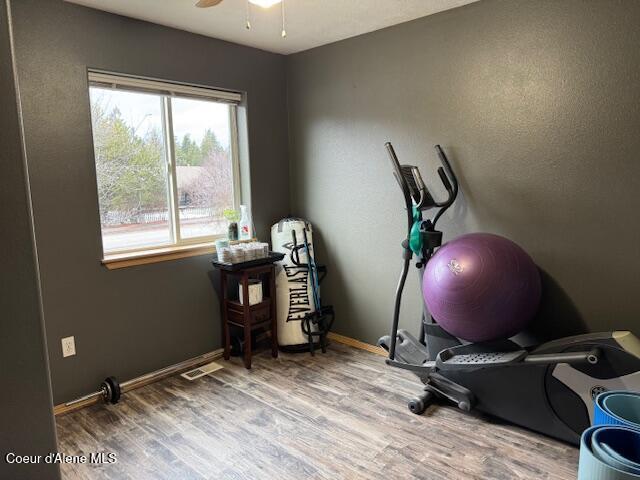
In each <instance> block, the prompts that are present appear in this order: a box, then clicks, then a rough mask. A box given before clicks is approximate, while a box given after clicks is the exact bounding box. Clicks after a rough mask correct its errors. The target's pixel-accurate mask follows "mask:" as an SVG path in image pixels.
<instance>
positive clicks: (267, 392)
mask: <svg viewBox="0 0 640 480" xmlns="http://www.w3.org/2000/svg"><path fill="white" fill-rule="evenodd" d="M221 362H222V363H223V364H224V365H225V368H224V369H223V370H219V371H217V372H215V373H213V374H212V375H211V376H205V377H203V378H201V379H199V380H196V381H193V382H190V381H187V380H185V379H183V378H182V377H179V376H175V377H171V378H168V379H165V380H163V381H160V382H157V383H155V384H151V385H148V386H146V387H143V388H140V389H138V390H135V391H132V392H129V393H126V394H125V395H124V398H123V401H122V402H121V403H119V404H118V405H108V406H105V405H96V406H93V407H89V408H85V409H83V410H80V411H77V412H74V413H71V414H68V415H64V416H61V417H58V418H57V426H58V441H59V449H60V452H63V453H65V454H72V455H78V454H87V455H88V454H89V453H91V452H98V451H106V452H115V453H117V456H118V461H117V463H115V464H110V465H108V464H103V465H74V464H65V465H62V472H63V478H65V479H92V480H93V479H136V480H139V479H143V480H144V479H154V480H155V479H171V480H174V479H203V478H206V479H233V480H245V479H251V480H253V479H295V480H301V479H327V480H329V479H331V480H333V479H374V478H375V479H383V478H396V479H402V478H407V479H410V478H415V479H434V480H435V479H483V480H488V479H495V480H498V479H505V480H507V479H508V480H511V479H537V480H540V479H554V480H557V479H574V478H575V476H576V470H577V467H576V465H577V458H578V451H577V450H576V449H575V448H573V447H571V446H568V445H565V444H562V443H560V442H556V441H554V440H550V439H548V438H546V437H543V436H540V435H537V434H534V433H531V432H528V431H525V430H523V429H520V428H516V427H513V426H508V425H498V424H494V423H490V422H488V421H486V420H484V419H482V418H479V417H477V416H472V415H467V414H464V413H462V412H460V411H458V410H456V409H454V408H450V407H437V406H436V407H431V408H430V409H429V410H428V411H427V412H426V413H425V414H424V415H422V416H416V415H413V414H412V413H410V412H409V411H408V410H407V408H406V400H407V398H409V397H410V396H412V394H415V393H416V392H417V391H419V388H420V384H419V382H418V381H417V380H416V379H414V378H415V377H413V376H412V375H411V374H407V373H405V372H401V371H398V370H395V369H391V368H389V367H386V366H385V365H384V362H383V358H382V357H380V356H377V355H374V354H371V353H368V352H364V351H361V350H356V349H353V348H350V347H346V346H342V345H339V344H333V345H331V346H330V350H329V352H328V353H327V354H325V355H322V354H318V355H316V356H315V357H314V358H312V357H310V356H309V355H308V354H298V355H291V354H281V356H280V358H278V359H277V360H273V359H272V358H271V357H270V355H269V353H268V352H263V353H260V354H257V355H255V356H254V364H253V365H254V367H253V369H252V370H251V371H246V370H245V369H244V368H243V367H242V365H241V362H240V359H232V360H231V362H224V361H223V360H221Z"/></svg>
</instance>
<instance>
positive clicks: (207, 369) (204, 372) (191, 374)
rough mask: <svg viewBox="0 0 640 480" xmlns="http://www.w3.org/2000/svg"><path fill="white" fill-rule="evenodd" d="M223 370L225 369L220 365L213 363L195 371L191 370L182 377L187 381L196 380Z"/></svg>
mask: <svg viewBox="0 0 640 480" xmlns="http://www.w3.org/2000/svg"><path fill="white" fill-rule="evenodd" d="M221 368H224V367H223V366H222V365H220V364H219V363H216V362H211V363H207V364H206V365H202V366H200V367H198V368H194V369H193V370H189V371H188V372H184V373H182V374H181V375H180V376H181V377H184V378H186V379H187V380H195V379H196V378H200V377H203V376H205V375H207V374H209V373H212V372H215V371H216V370H220V369H221Z"/></svg>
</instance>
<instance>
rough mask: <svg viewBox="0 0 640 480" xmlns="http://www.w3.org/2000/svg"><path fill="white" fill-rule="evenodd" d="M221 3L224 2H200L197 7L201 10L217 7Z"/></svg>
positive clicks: (206, 0) (210, 0)
mask: <svg viewBox="0 0 640 480" xmlns="http://www.w3.org/2000/svg"><path fill="white" fill-rule="evenodd" d="M220 2H222V0H200V1H199V2H198V3H196V7H199V8H208V7H215V6H216V5H218V4H219V3H220Z"/></svg>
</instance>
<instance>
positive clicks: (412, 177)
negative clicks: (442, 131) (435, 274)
mask: <svg viewBox="0 0 640 480" xmlns="http://www.w3.org/2000/svg"><path fill="white" fill-rule="evenodd" d="M384 146H385V148H386V149H387V153H388V154H389V158H390V160H391V163H392V164H393V175H394V176H395V177H396V180H397V182H398V184H399V185H400V189H401V190H402V195H403V197H404V202H405V208H406V214H407V237H406V239H405V240H404V241H403V242H402V248H403V255H402V259H403V265H402V271H401V274H400V278H399V280H398V286H397V287H396V296H395V303H394V309H393V323H392V326H391V336H390V339H389V340H390V342H389V361H391V362H393V361H394V360H395V350H396V335H397V332H398V323H399V319H400V304H401V302H402V292H403V290H404V285H405V282H406V279H407V273H408V271H409V265H410V263H411V258H412V256H413V252H412V250H411V247H410V238H411V235H412V229H413V228H414V224H415V223H417V222H421V220H420V219H421V218H422V210H426V209H428V208H433V207H436V208H438V211H437V213H436V214H435V216H434V218H433V220H432V221H430V222H429V221H427V225H428V226H427V228H428V230H429V231H431V232H435V225H436V222H437V221H438V219H439V218H440V217H441V216H442V214H443V213H444V212H445V210H447V208H449V207H450V206H451V205H452V204H453V202H454V201H455V199H456V197H457V195H458V179H457V178H456V176H455V174H454V173H453V169H452V168H451V164H450V163H449V160H448V159H447V156H446V155H445V153H444V151H443V150H442V147H440V145H436V146H435V149H436V152H437V154H438V158H440V162H441V163H442V166H441V167H438V170H437V171H438V176H439V177H440V181H441V182H442V185H444V188H445V190H446V191H447V199H446V200H445V201H443V202H437V201H436V200H434V198H433V197H432V196H431V193H430V192H429V190H428V189H427V187H426V185H425V184H424V182H423V181H422V177H421V176H420V171H419V170H418V167H416V166H413V165H401V164H400V162H399V161H398V157H397V156H396V152H395V150H394V149H393V145H391V142H387V143H385V145H384ZM414 210H417V212H416V214H417V216H418V219H416V218H414ZM429 249H430V250H428V251H427V253H426V256H427V258H428V256H429V255H430V253H432V247H429ZM423 252H424V251H423ZM416 253H417V252H416Z"/></svg>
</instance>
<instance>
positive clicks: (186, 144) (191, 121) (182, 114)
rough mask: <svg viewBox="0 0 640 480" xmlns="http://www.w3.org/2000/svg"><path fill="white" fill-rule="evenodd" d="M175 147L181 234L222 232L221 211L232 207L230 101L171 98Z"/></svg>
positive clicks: (224, 227) (224, 224) (224, 225)
mask: <svg viewBox="0 0 640 480" xmlns="http://www.w3.org/2000/svg"><path fill="white" fill-rule="evenodd" d="M171 102H172V103H171V106H172V116H173V134H174V137H175V150H176V176H177V182H176V183H177V187H178V205H179V219H180V235H181V237H182V238H195V237H203V236H210V235H221V234H224V233H226V231H227V225H226V221H225V220H224V217H223V216H222V212H223V211H224V209H225V208H233V206H234V205H233V177H232V175H233V172H232V161H231V148H230V145H231V128H230V127H231V126H230V121H229V113H230V112H229V109H230V108H231V107H230V106H229V105H227V104H225V103H216V102H213V101H207V100H192V99H183V98H174V99H172V100H171Z"/></svg>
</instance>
